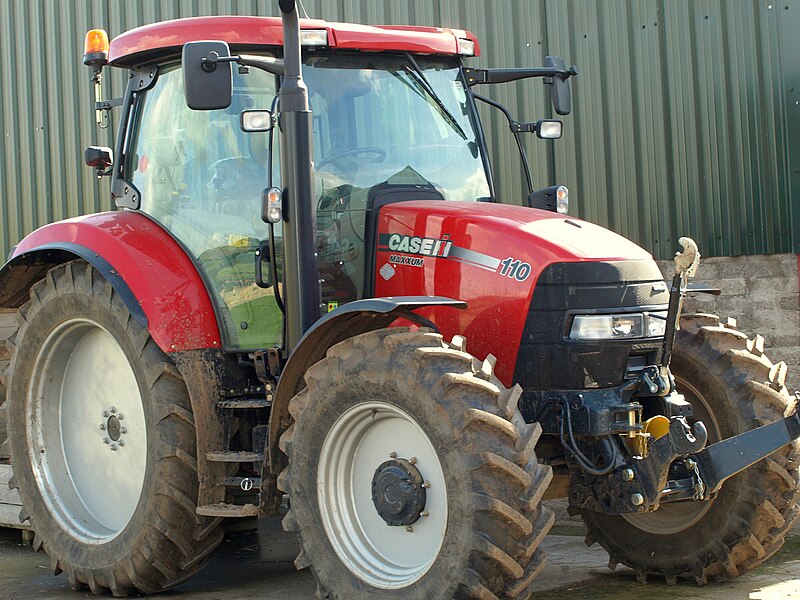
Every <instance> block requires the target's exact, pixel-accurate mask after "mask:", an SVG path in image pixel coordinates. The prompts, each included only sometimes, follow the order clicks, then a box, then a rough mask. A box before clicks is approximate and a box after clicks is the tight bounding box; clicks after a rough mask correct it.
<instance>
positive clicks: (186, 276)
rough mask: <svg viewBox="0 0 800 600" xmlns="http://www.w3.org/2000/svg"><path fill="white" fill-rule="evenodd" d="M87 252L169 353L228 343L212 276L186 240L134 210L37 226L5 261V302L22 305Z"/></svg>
mask: <svg viewBox="0 0 800 600" xmlns="http://www.w3.org/2000/svg"><path fill="white" fill-rule="evenodd" d="M76 258H83V259H84V260H86V261H87V262H89V263H90V264H91V265H92V266H93V267H95V268H96V269H97V270H98V271H100V273H102V274H103V276H104V277H105V278H106V279H107V280H108V281H109V282H110V283H111V285H112V286H113V287H114V289H115V290H116V291H117V293H119V294H120V297H121V298H122V299H123V300H124V302H125V304H126V306H127V307H128V310H130V312H131V315H132V316H133V318H135V319H137V320H138V321H139V322H140V323H142V324H146V326H147V327H148V330H149V331H150V335H151V336H152V337H153V340H155V342H156V343H157V344H158V346H159V347H160V348H161V349H162V350H163V351H164V352H167V353H170V352H179V351H184V350H197V349H201V348H219V347H220V346H221V339H220V332H219V326H218V324H217V318H216V315H215V313H214V307H213V304H212V302H211V299H210V298H209V295H208V292H207V290H206V287H205V284H204V283H203V280H202V278H201V277H200V274H199V273H198V272H197V269H196V268H195V266H194V264H193V263H192V260H191V259H190V258H189V256H188V255H187V254H186V252H185V251H184V250H183V248H182V247H181V246H180V245H179V244H178V243H177V242H176V241H175V240H174V239H173V238H172V237H171V236H170V235H169V234H168V233H167V232H166V231H165V230H164V229H163V228H162V227H161V226H160V225H158V224H157V223H155V222H154V221H152V220H151V219H149V218H148V217H146V216H145V215H143V214H141V213H137V212H133V211H114V212H106V213H98V214H94V215H88V216H85V217H78V218H75V219H68V220H65V221H59V222H57V223H53V224H51V225H46V226H44V227H42V228H40V229H37V230H36V231H34V232H33V233H31V234H30V235H28V236H27V237H26V238H25V239H23V240H22V241H21V242H20V243H19V245H18V246H17V247H16V249H15V251H14V254H13V256H12V257H11V259H10V260H9V261H8V262H7V263H6V264H5V265H4V266H3V268H2V269H0V306H3V307H8V308H15V307H18V306H21V305H22V304H24V303H25V302H26V301H27V299H28V292H29V289H30V286H31V285H33V284H34V283H35V282H36V281H38V280H39V279H41V278H42V277H45V276H46V275H47V272H48V271H49V270H50V269H52V268H53V267H54V266H56V265H58V264H62V263H64V262H67V261H70V260H75V259H76Z"/></svg>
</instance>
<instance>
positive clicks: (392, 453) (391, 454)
mask: <svg viewBox="0 0 800 600" xmlns="http://www.w3.org/2000/svg"><path fill="white" fill-rule="evenodd" d="M389 458H397V452H394V451H392V452H389Z"/></svg>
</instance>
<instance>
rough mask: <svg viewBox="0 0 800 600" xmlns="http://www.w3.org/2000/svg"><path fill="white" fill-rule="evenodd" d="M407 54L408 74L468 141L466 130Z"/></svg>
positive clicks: (412, 58)
mask: <svg viewBox="0 0 800 600" xmlns="http://www.w3.org/2000/svg"><path fill="white" fill-rule="evenodd" d="M405 54H406V58H407V59H408V62H409V63H410V65H411V66H410V67H409V66H408V65H406V72H407V73H408V74H409V75H411V77H412V78H413V79H414V82H415V83H416V84H417V85H418V86H419V87H421V88H422V89H423V90H424V91H425V93H426V94H427V95H428V97H429V98H430V99H431V100H433V101H434V103H435V104H436V107H437V108H438V109H439V114H440V115H442V117H443V118H444V119H445V120H446V121H447V122H448V123H449V124H450V126H451V127H452V128H453V129H455V130H456V132H457V133H458V135H460V136H461V137H462V138H463V139H464V140H466V139H467V134H466V133H465V132H464V129H462V127H461V125H459V124H458V121H457V120H456V118H455V117H454V116H453V113H451V112H450V111H449V110H447V107H446V106H445V105H444V102H442V99H441V98H439V96H437V95H436V92H435V91H434V90H433V87H432V86H431V84H430V82H429V81H428V78H427V77H425V73H423V71H422V69H420V68H419V65H418V64H417V61H416V59H415V58H414V57H413V56H412V55H411V53H410V52H406V53H405Z"/></svg>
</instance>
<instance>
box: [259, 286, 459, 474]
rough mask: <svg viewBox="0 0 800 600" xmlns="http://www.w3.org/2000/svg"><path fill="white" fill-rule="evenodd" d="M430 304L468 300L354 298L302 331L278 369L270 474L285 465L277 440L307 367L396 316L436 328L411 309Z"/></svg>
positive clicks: (287, 421) (456, 304)
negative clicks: (288, 355)
mask: <svg viewBox="0 0 800 600" xmlns="http://www.w3.org/2000/svg"><path fill="white" fill-rule="evenodd" d="M432 306H450V307H453V308H460V309H464V308H466V307H467V304H466V302H461V301H460V300H453V299H451V298H444V297H442V296H394V297H391V298H370V299H367V300H357V301H355V302H349V303H347V304H344V305H342V306H340V307H339V308H337V309H336V310H333V311H331V312H329V313H328V314H327V315H325V316H324V317H323V318H321V319H320V320H319V321H317V322H316V323H315V324H314V326H313V327H312V328H311V329H309V330H308V331H307V332H306V333H305V335H304V336H303V337H302V338H301V340H300V341H299V342H298V343H297V347H296V348H295V349H294V350H293V351H292V353H291V356H290V357H289V360H288V361H287V363H286V366H285V367H284V368H283V371H282V372H281V377H280V380H279V381H278V389H277V390H276V391H275V398H274V400H273V402H272V412H271V413H270V419H269V438H268V440H269V469H270V472H271V473H272V474H273V475H278V474H279V473H280V472H281V470H282V469H283V468H284V467H285V466H286V457H285V456H284V455H283V453H282V452H281V451H280V449H279V448H278V440H279V439H280V436H281V434H282V433H283V432H284V431H286V429H288V428H289V425H291V417H290V415H289V401H290V400H291V399H292V398H293V397H294V395H295V394H297V392H299V391H300V390H301V389H302V388H303V375H304V374H305V372H306V371H307V370H308V368H309V367H311V365H313V364H315V363H317V362H319V361H320V360H322V359H323V358H325V354H326V353H327V352H328V349H329V348H331V347H332V346H334V345H335V344H337V343H339V342H341V341H342V340H345V339H347V338H351V337H353V336H356V335H359V334H362V333H366V332H367V331H374V330H375V329H381V328H383V327H388V326H389V325H390V324H391V323H393V322H394V321H396V320H397V319H406V320H408V321H411V322H413V323H416V324H417V325H422V326H426V327H433V328H434V329H436V326H435V325H434V324H433V323H432V322H431V321H429V320H428V319H426V318H425V317H422V316H420V315H417V314H414V313H413V312H412V311H413V310H415V309H418V308H423V307H432ZM265 466H266V464H265Z"/></svg>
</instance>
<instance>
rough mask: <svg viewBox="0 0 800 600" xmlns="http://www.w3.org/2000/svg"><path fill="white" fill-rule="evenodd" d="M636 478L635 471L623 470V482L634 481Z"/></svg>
mask: <svg viewBox="0 0 800 600" xmlns="http://www.w3.org/2000/svg"><path fill="white" fill-rule="evenodd" d="M634 477H636V475H635V473H634V472H633V469H623V470H622V481H633V478H634Z"/></svg>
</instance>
